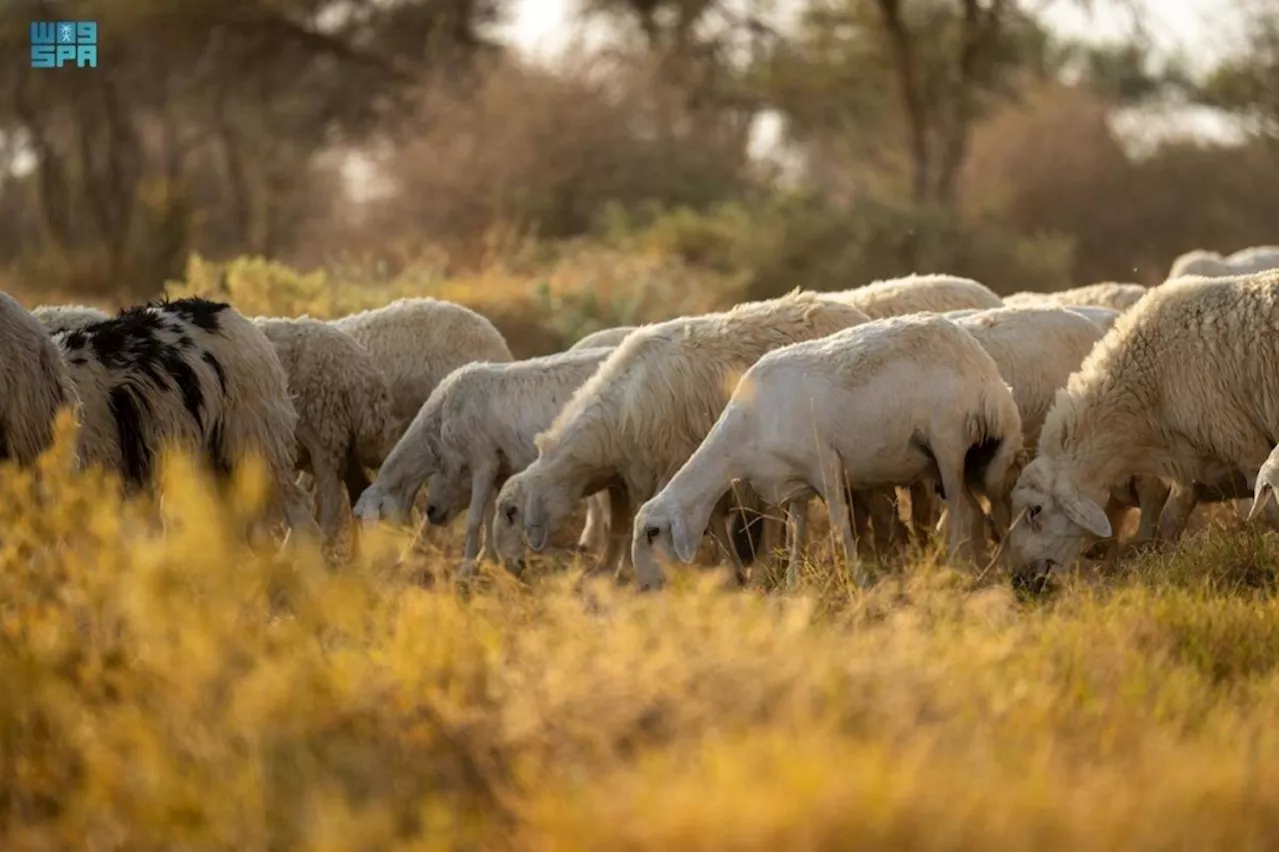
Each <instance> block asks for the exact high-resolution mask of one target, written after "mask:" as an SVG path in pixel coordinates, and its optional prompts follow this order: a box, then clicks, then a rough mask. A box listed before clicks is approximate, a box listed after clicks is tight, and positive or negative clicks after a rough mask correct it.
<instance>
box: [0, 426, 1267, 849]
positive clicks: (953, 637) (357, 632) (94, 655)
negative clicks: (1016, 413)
mask: <svg viewBox="0 0 1280 852" xmlns="http://www.w3.org/2000/svg"><path fill="white" fill-rule="evenodd" d="M69 425H70V421H69V420H67V421H65V422H64V424H63V426H64V429H63V431H62V437H61V439H60V442H59V444H58V445H57V446H56V447H55V448H54V450H53V451H52V452H51V453H50V454H49V455H47V456H46V458H45V459H44V460H43V463H42V467H41V469H40V470H39V472H38V474H35V475H33V474H30V473H23V472H20V471H16V470H14V469H13V468H11V467H7V466H6V467H4V468H2V469H0V470H2V472H3V475H0V492H2V493H0V512H2V513H3V524H4V529H5V535H4V538H3V543H2V544H0V683H2V684H3V685H4V687H5V695H6V696H7V698H6V700H5V701H4V702H3V704H2V705H0V766H2V767H3V769H4V772H3V775H2V776H0V777H2V778H3V781H2V782H0V844H2V845H3V846H4V848H6V849H14V850H36V849H55V848H63V849H66V848H87V847H92V848H95V849H166V848H235V849H243V850H266V849H280V848H323V849H330V850H345V849H352V850H355V849H370V848H402V849H409V848H412V849H479V848H484V849H511V850H543V849H630V850H644V849H654V850H667V849H673V848H698V849H711V850H720V849H723V850H749V849H751V850H754V849H760V850H764V849H776V848H778V847H779V846H785V847H786V848H788V849H797V850H830V849H845V848H859V849H885V850H888V849H901V848H904V847H910V848H913V849H924V850H929V849H936V850H952V849H957V848H975V847H981V848H984V849H992V850H1003V849H1009V850H1013V849H1026V848H1031V847H1034V848H1037V849H1046V850H1058V849H1061V850H1068V849H1080V848H1097V849H1121V848H1123V849H1132V850H1144V849H1170V848H1194V849H1234V850H1252V849H1258V850H1261V849H1269V848H1274V847H1275V844H1276V841H1277V835H1276V824H1277V804H1276V803H1277V799H1278V798H1280V789H1278V783H1280V782H1278V778H1277V764H1276V760H1275V755H1276V750H1277V748H1278V747H1280V732H1278V730H1277V719H1278V718H1280V706H1278V705H1277V686H1278V681H1277V661H1276V654H1275V649H1276V644H1277V640H1278V632H1277V600H1276V575H1275V564H1276V561H1277V557H1278V552H1277V539H1276V535H1275V533H1274V532H1257V531H1242V530H1239V529H1223V528H1214V529H1211V530H1209V531H1207V532H1205V533H1202V534H1200V535H1199V536H1198V537H1196V538H1194V539H1192V540H1191V541H1189V542H1187V543H1186V544H1185V545H1184V546H1182V547H1181V548H1180V549H1179V550H1177V551H1176V552H1172V553H1165V554H1154V555H1148V556H1145V557H1140V558H1138V559H1136V560H1134V561H1131V562H1129V563H1127V564H1126V565H1125V567H1124V570H1123V571H1121V572H1118V573H1116V574H1113V575H1111V576H1109V577H1103V578H1095V579H1093V580H1087V579H1081V580H1078V581H1075V582H1072V583H1069V584H1068V585H1067V586H1066V587H1065V588H1064V589H1063V590H1062V591H1061V592H1060V593H1059V594H1058V595H1057V596H1056V597H1055V598H1054V599H1053V600H1052V601H1049V602H1045V603H1042V604H1038V605H1027V604H1021V603H1018V602H1017V601H1016V600H1015V599H1014V598H1013V597H1012V596H1011V595H1010V593H1009V592H1008V590H1007V589H1006V588H1005V587H1004V586H1002V585H999V584H993V583H990V582H987V583H979V584H975V583H974V582H973V581H972V580H971V579H969V578H967V577H965V576H962V575H959V574H956V573H953V572H949V571H947V570H945V569H943V568H941V567H940V566H938V565H937V564H935V563H933V562H931V561H930V560H928V559H927V558H922V559H921V560H920V561H918V562H916V563H914V564H912V565H909V566H906V567H904V568H903V569H902V570H901V571H900V572H897V573H895V574H893V575H891V576H889V577H887V578H885V579H883V580H882V581H881V582H880V583H879V584H878V585H877V586H876V587H874V588H873V589H872V590H870V591H869V592H866V593H859V592H855V591H852V590H850V589H849V587H848V585H847V582H845V581H843V580H842V579H841V576H840V575H839V574H838V573H837V572H836V571H834V569H833V568H832V564H831V562H830V555H829V551H823V552H820V553H818V554H816V556H815V561H814V563H813V564H812V565H811V566H809V570H808V571H807V572H806V575H805V576H804V578H803V587H802V591H801V593H800V594H798V595H795V596H778V595H761V594H759V593H757V592H744V593H724V592H719V591H717V590H716V585H717V583H718V582H719V581H718V580H717V579H715V578H711V577H699V576H698V575H697V574H696V569H681V570H679V571H677V572H676V574H675V575H674V577H675V582H674V583H673V584H672V588H671V590H670V591H669V592H667V593H664V594H663V595H659V596H654V595H637V594H634V593H632V592H631V591H629V590H617V589H613V588H611V587H606V586H595V585H592V586H588V587H587V588H586V590H585V593H582V592H575V591H573V589H572V587H571V578H570V577H569V576H566V575H562V574H553V575H548V576H543V577H541V578H534V579H533V581H532V584H531V585H530V586H523V585H521V584H519V583H517V582H516V581H514V580H513V579H511V578H510V577H508V576H507V575H505V574H504V573H503V572H502V571H501V570H500V569H498V570H497V571H496V572H495V571H493V570H487V571H486V574H485V575H484V577H483V578H482V579H483V580H484V582H483V583H482V586H481V588H479V589H477V590H476V591H475V592H474V593H473V595H472V596H470V598H469V599H468V600H463V599H461V598H459V597H458V596H457V595H455V594H454V593H453V592H452V591H451V590H450V589H449V588H448V586H446V585H444V584H440V583H438V584H437V585H435V586H434V587H429V588H422V587H420V586H418V585H415V584H414V583H412V582H410V581H409V577H410V576H411V575H412V574H413V573H414V571H415V570H416V568H417V567H418V564H419V563H422V562H426V563H430V564H431V565H432V566H433V567H434V568H435V569H436V571H437V573H438V574H440V575H442V576H444V577H447V576H448V575H449V573H450V563H451V562H452V561H453V560H454V558H455V557H456V553H457V550H458V543H459V542H458V536H456V535H455V534H451V533H443V534H440V535H435V536H433V539H434V540H433V541H429V542H426V543H425V544H423V545H422V547H421V548H420V552H418V553H416V554H414V555H411V556H409V557H407V558H405V559H404V560H403V561H402V562H398V561H397V556H398V550H399V548H400V547H401V546H402V543H403V542H402V541H398V540H397V539H396V538H394V537H393V536H391V535H390V534H388V533H379V534H371V535H368V536H364V537H362V540H361V544H362V547H361V556H360V558H359V559H358V561H356V562H355V563H353V564H351V565H349V566H345V567H343V568H341V569H339V570H333V569H329V568H326V567H325V566H324V565H323V564H322V563H321V561H320V558H319V556H318V554H317V553H315V552H313V551H311V550H309V549H306V548H302V549H297V550H292V551H290V552H288V553H282V554H277V553H273V552H272V551H271V550H270V549H262V548H260V547H259V548H250V547H249V546H248V545H246V543H245V541H244V539H243V538H242V537H240V536H238V535H237V534H236V529H237V526H238V523H239V522H240V521H241V520H244V519H246V518H248V517H250V516H252V514H253V512H254V507H255V506H257V505H259V504H260V498H261V496H262V490H261V484H262V481H261V477H260V476H257V475H255V473H254V471H252V470H250V471H243V472H242V473H241V475H240V476H239V478H238V480H237V481H238V484H237V485H236V486H235V487H234V488H233V489H232V492H231V494H232V496H231V499H230V500H229V501H228V502H222V501H221V500H219V499H218V498H217V496H216V495H215V493H214V491H213V490H212V489H211V488H210V487H209V486H208V484H207V483H206V482H204V481H203V480H201V479H200V478H199V477H198V475H197V473H196V471H197V469H198V467H197V466H196V465H195V464H193V463H190V462H189V460H186V459H183V458H181V457H172V458H169V459H167V461H166V463H165V465H164V466H163V470H164V473H163V480H162V491H163V494H164V504H163V507H162V509H163V511H162V513H160V514H158V507H157V506H156V505H155V504H154V503H153V502H151V501H149V500H143V499H139V500H135V501H132V502H130V503H128V504H125V505H122V504H121V503H120V502H119V499H120V496H119V492H118V489H117V488H115V487H114V486H113V484H112V483H111V482H110V481H108V480H105V479H104V478H103V477H101V476H100V475H97V474H82V473H76V472H74V471H73V470H72V465H71V463H70V446H71V445H70V441H69V438H70V431H69V430H68V429H66V428H65V427H67V426H69ZM259 473H260V471H259ZM158 517H159V518H162V519H163V520H164V523H165V530H164V531H163V532H161V531H159V530H158V529H157V528H156V526H155V523H154V520H155V519H156V518H158ZM442 548H443V549H442ZM445 553H447V554H448V556H445V555H444V554H445Z"/></svg>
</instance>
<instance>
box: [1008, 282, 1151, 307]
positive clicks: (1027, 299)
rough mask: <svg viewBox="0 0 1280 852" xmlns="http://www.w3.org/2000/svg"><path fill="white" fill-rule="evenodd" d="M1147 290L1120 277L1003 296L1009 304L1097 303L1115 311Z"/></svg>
mask: <svg viewBox="0 0 1280 852" xmlns="http://www.w3.org/2000/svg"><path fill="white" fill-rule="evenodd" d="M1146 292H1147V288H1146V287H1143V286H1142V285H1141V284H1132V283H1129V282H1122V281H1101V282H1099V283H1097V284H1086V285H1085V286H1083V287H1072V288H1071V289H1069V290H1054V291H1051V292H1047V293H1036V292H1026V291H1024V292H1021V293H1013V294H1011V295H1008V296H1005V297H1004V303H1005V305H1007V306H1009V307H1060V308H1069V307H1073V306H1080V307H1100V308H1111V309H1112V310H1116V311H1127V310H1129V308H1131V307H1133V306H1134V305H1135V304H1137V302H1138V300H1139V299H1141V298H1142V297H1143V296H1144V295H1145V294H1146Z"/></svg>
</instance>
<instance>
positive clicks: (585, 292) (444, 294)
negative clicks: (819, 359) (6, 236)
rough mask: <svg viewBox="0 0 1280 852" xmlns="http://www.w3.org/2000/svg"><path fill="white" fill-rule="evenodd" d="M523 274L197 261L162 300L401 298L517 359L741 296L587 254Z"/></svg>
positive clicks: (724, 281) (676, 267) (658, 262)
mask: <svg viewBox="0 0 1280 852" xmlns="http://www.w3.org/2000/svg"><path fill="white" fill-rule="evenodd" d="M526 265H527V268H526V269H523V270H520V269H510V268H507V267H504V266H502V265H495V266H492V267H488V268H486V269H484V270H482V271H480V272H478V273H474V274H461V275H455V276H447V275H444V274H442V273H441V272H440V269H439V266H438V265H436V264H434V263H430V262H427V263H409V264H407V265H405V266H404V267H402V268H401V269H400V270H398V271H397V272H395V273H394V274H387V273H386V272H385V271H381V270H379V269H378V267H377V266H376V265H370V264H355V263H349V264H347V265H345V266H343V267H340V268H338V269H337V270H336V271H330V270H326V269H323V268H322V269H316V270H312V271H310V272H299V271H297V270H294V269H292V268H291V267H289V266H288V265H286V264H283V263H280V262H278V261H272V260H267V259H265V258H261V257H239V258H233V259H232V260H230V261H228V262H226V263H217V262H213V261H209V260H206V259H204V258H201V257H199V256H193V257H192V258H191V259H190V261H189V263H188V265H187V274H186V276H185V278H184V279H183V280H180V281H170V282H168V284H167V285H166V288H165V292H166V294H167V295H168V296H170V297H173V298H177V297H181V296H204V297H206V298H214V299H221V300H224V301H228V302H230V303H231V304H233V305H235V307H236V308H237V309H238V310H240V311H241V312H243V313H244V314H246V315H247V316H264V315H271V316H300V315H303V314H307V315H309V316H312V317H315V318H317V319H334V318H336V317H340V316H345V315H347V314H350V313H355V312H357V311H363V310H368V309H371V308H379V307H382V306H383V305H386V304H388V303H389V302H392V301H395V300H396V299H401V298H418V297H430V298H436V299H445V300H448V301H453V302H457V303H459V304H463V305H466V306H468V307H470V308H473V309H475V310H477V311H479V312H480V313H482V314H483V315H485V316H487V317H488V318H489V319H490V320H492V321H493V322H494V324H495V325H496V326H497V327H498V329H499V331H501V332H502V333H503V335H504V336H505V337H506V338H507V343H508V344H509V345H510V346H511V348H512V351H513V353H514V354H515V355H516V356H517V357H532V356H534V355H545V354H549V353H551V352H555V351H558V350H561V349H564V348H565V347H567V346H569V345H570V344H572V343H573V342H574V341H576V340H577V339H578V338H580V337H582V336H584V335H586V334H589V333H590V332H592V331H596V330H598V329H601V328H606V327H610V326H615V325H636V324H640V323H645V322H654V321H657V320H662V319H668V318H670V317H671V316H675V315H681V314H691V313H704V312H706V311H711V310H717V309H720V308H724V307H728V306H729V305H731V304H733V303H734V302H736V301H738V300H739V295H740V293H741V284H740V283H739V281H738V280H737V279H735V278H734V277H733V276H730V275H722V274H716V273H714V272H709V271H705V270H698V269H693V268H691V267H689V266H688V265H686V264H684V263H682V262H680V260H679V259H676V258H670V257H663V256H659V255H655V254H638V253H624V252H619V251H611V250H608V249H605V248H601V247H599V246H593V245H580V246H562V247H561V249H560V251H559V252H557V253H556V254H555V255H554V256H552V257H550V258H542V259H539V260H537V261H534V262H532V263H527V264H526Z"/></svg>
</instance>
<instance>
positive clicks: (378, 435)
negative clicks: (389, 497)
mask: <svg viewBox="0 0 1280 852" xmlns="http://www.w3.org/2000/svg"><path fill="white" fill-rule="evenodd" d="M253 323H254V325H256V326H257V327H258V328H259V329H260V330H261V331H262V333H263V334H264V335H266V338H267V340H269V341H271V345H272V346H273V347H274V348H275V351H276V356H277V357H278V358H279V359H280V364H281V366H282V367H284V371H285V375H286V376H288V381H289V390H290V393H291V394H292V396H293V406H294V408H295V410H296V411H297V412H298V426H297V431H296V439H297V458H296V464H297V467H298V469H299V470H301V471H306V472H309V473H310V474H311V475H312V477H313V479H314V481H315V502H316V514H317V518H318V520H319V523H320V528H321V530H322V531H323V532H324V534H325V536H326V537H327V538H329V539H333V538H334V537H335V536H336V535H337V534H338V533H339V532H340V531H341V529H342V528H343V526H344V525H345V524H346V522H347V515H348V513H349V512H350V511H351V503H352V501H354V500H355V499H356V498H358V497H359V496H360V493H359V491H357V492H355V493H354V494H353V493H350V492H349V490H348V487H347V483H346V481H345V480H346V479H354V480H356V481H357V482H358V481H359V479H360V478H362V477H363V475H364V473H363V472H364V469H365V468H374V469H376V468H377V467H378V466H379V465H381V464H382V460H383V459H384V458H385V457H386V455H387V452H388V451H389V450H390V449H391V446H392V444H393V443H394V438H395V436H394V434H393V429H394V425H395V424H394V423H393V421H392V417H391V391H390V388H389V387H388V386H387V380H386V378H385V377H384V376H383V375H382V372H381V371H380V370H379V369H378V365H377V364H375V363H374V361H373V358H372V356H370V355H369V353H368V351H367V350H365V348H364V347H362V346H361V345H360V344H359V343H357V342H356V341H355V340H354V339H353V338H352V337H351V336H350V335H348V334H346V333H345V332H342V331H339V330H338V329H336V328H334V327H333V326H331V325H329V324H328V323H325V322H321V321H320V320H316V319H312V318H310V317H306V316H303V317H296V318H287V319H286V318H274V317H256V318H254V320H253Z"/></svg>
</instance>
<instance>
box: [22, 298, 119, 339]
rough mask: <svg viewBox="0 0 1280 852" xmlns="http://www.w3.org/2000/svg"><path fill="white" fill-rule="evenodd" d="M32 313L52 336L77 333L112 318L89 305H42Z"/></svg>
mask: <svg viewBox="0 0 1280 852" xmlns="http://www.w3.org/2000/svg"><path fill="white" fill-rule="evenodd" d="M31 313H32V315H33V316H34V317H35V318H36V319H38V320H40V323H41V325H43V326H44V327H45V329H47V330H48V332H49V333H50V334H57V333H58V332H60V331H75V330H76V329H77V328H84V327H85V326H86V325H92V324H93V323H95V322H102V321H103V320H105V319H110V318H111V314H109V313H107V312H106V311H104V310H102V309H100V308H94V307H91V306H89V305H41V306H40V307H38V308H36V309H35V310H33V311H32V312H31Z"/></svg>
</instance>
